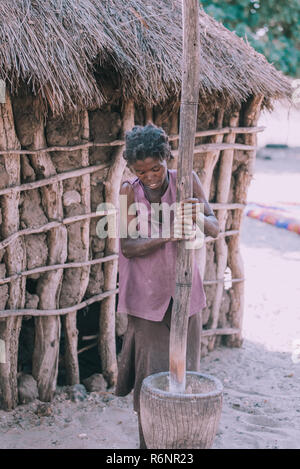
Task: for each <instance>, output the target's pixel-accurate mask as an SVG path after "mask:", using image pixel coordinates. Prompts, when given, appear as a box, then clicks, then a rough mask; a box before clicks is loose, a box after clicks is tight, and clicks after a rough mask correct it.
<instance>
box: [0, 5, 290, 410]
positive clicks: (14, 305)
mask: <svg viewBox="0 0 300 469" xmlns="http://www.w3.org/2000/svg"><path fill="white" fill-rule="evenodd" d="M0 18H1V24H0V41H1V48H0V79H1V80H2V82H0V83H1V86H2V87H3V83H5V85H6V94H5V99H3V100H2V101H3V102H2V103H1V104H0V209H1V211H0V215H1V226H0V236H1V238H0V273H1V275H0V345H1V348H0V350H1V357H0V362H1V363H0V401H1V406H2V408H4V409H12V408H14V407H15V406H16V405H17V403H18V387H17V378H18V375H19V373H24V372H25V373H29V374H31V375H32V376H33V377H34V379H35V380H36V382H37V385H38V391H39V399H40V400H44V401H49V400H51V399H52V397H53V394H54V392H55V389H56V385H57V379H58V376H60V375H59V373H63V377H64V380H63V382H64V384H70V385H72V384H76V383H79V382H80V379H82V376H81V375H84V372H85V369H82V370H80V366H79V364H80V357H82V356H83V355H84V353H85V352H84V350H87V349H91V348H92V347H93V350H94V351H96V353H97V357H98V361H99V367H100V368H99V369H100V370H101V371H102V373H103V374H104V376H105V379H106V380H107V383H108V385H109V386H111V385H113V384H114V383H115V380H116V376H117V359H116V353H117V352H116V340H117V339H118V337H121V336H122V334H123V333H124V328H125V327H126V324H124V318H121V319H120V318H118V317H116V315H115V310H116V307H115V306H116V301H117V292H118V289H117V286H118V284H117V280H118V279H117V270H118V240H117V239H112V238H111V239H109V238H108V239H106V240H105V239H100V238H99V236H97V223H98V221H99V220H101V217H103V216H105V215H106V214H107V213H106V212H105V211H99V209H98V210H97V207H98V206H99V204H101V203H102V202H104V201H106V202H110V203H112V204H114V205H115V206H116V207H117V206H118V193H119V188H120V184H121V180H122V178H123V177H124V174H126V171H127V170H126V168H125V161H124V160H123V158H122V152H123V149H124V134H125V132H126V131H127V130H130V129H131V128H132V127H133V125H134V124H142V125H144V124H146V123H147V122H149V121H152V122H154V123H155V124H157V125H159V126H162V127H163V128H164V129H165V130H166V132H167V133H168V134H169V135H170V142H171V146H172V148H173V155H174V157H175V158H174V160H173V162H172V167H175V166H176V154H177V148H178V129H179V125H178V124H179V123H178V119H179V108H180V89H181V51H182V31H181V2H180V1H177V0H176V1H175V0H174V1H173V0H151V1H144V0H143V1H142V0H128V1H126V2H124V1H120V0H103V1H101V2H99V1H97V0H82V1H81V0H79V1H78V0H49V1H44V2H40V1H36V0H19V1H18V2H15V1H11V0H9V1H8V0H2V1H1V2H0ZM199 20H200V25H201V87H200V96H199V109H198V120H197V133H196V140H195V157H194V169H195V171H196V172H197V173H198V175H199V177H200V179H201V181H202V183H203V185H204V188H205V192H206V194H207V197H208V198H209V201H210V203H211V204H212V207H213V209H214V210H215V213H216V216H217V217H218V219H219V223H220V227H221V233H220V235H219V236H218V238H217V239H216V240H213V239H210V238H206V240H205V246H204V248H202V249H201V250H200V251H199V252H198V256H199V268H200V269H201V272H202V276H203V279H204V285H205V290H206V295H207V307H206V308H205V310H204V311H203V338H202V353H203V354H205V353H207V352H208V351H209V350H211V349H213V348H214V346H216V344H219V343H220V342H221V341H222V343H224V344H225V345H227V346H239V345H240V344H241V342H242V337H241V321H242V315H243V294H244V293H243V292H244V283H243V282H244V273H243V261H242V258H241V255H240V250H239V233H240V228H241V222H242V217H243V208H244V206H245V203H246V197H247V188H248V185H249V183H250V181H251V178H252V174H253V163H254V160H255V150H256V135H257V132H259V131H261V130H262V129H261V128H259V127H257V120H258V117H259V114H260V111H261V109H262V108H263V107H265V106H271V103H272V100H273V99H280V98H284V97H285V96H287V95H288V94H289V91H290V85H289V82H288V80H287V79H286V78H285V77H284V76H283V75H282V74H280V73H279V72H277V71H276V70H275V68H274V67H273V66H272V65H270V64H269V63H268V62H267V61H266V59H265V58H264V57H263V56H262V55H260V54H258V53H256V52H255V51H254V50H253V49H252V48H251V47H250V46H249V45H248V44H247V43H246V42H245V41H244V40H243V39H240V38H239V37H237V36H236V35H235V34H234V33H231V32H229V31H228V30H226V29H225V28H224V27H223V26H222V25H221V24H219V23H217V22H216V21H215V20H213V19H212V18H210V17H209V16H207V15H206V14H205V13H204V12H203V11H201V12H200V19H199ZM111 216H115V215H114V214H113V213H112V215H111ZM91 325H92V326H93V327H92V326H91ZM81 352H83V353H81Z"/></svg>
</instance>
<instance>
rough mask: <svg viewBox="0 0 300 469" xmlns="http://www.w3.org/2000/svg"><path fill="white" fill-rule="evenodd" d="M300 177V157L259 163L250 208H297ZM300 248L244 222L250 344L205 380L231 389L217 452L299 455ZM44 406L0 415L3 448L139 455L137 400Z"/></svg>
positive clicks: (229, 354)
mask: <svg viewBox="0 0 300 469" xmlns="http://www.w3.org/2000/svg"><path fill="white" fill-rule="evenodd" d="M299 172H300V156H299V158H289V157H286V158H280V159H278V158H273V159H272V160H259V159H258V160H257V163H256V171H255V178H254V179H253V181H252V184H251V188H250V192H249V200H250V201H253V202H275V201H291V202H296V201H298V202H299V182H298V178H299ZM299 248H300V237H299V235H297V234H294V233H291V232H288V231H286V230H284V229H280V228H276V227H273V226H270V225H267V224H265V223H262V222H260V221H257V220H253V219H250V218H248V217H246V218H245V220H244V225H243V232H242V246H241V249H242V255H243V259H244V264H245V277H246V283H245V314H244V322H243V336H244V343H243V346H242V347H241V348H239V349H228V348H224V347H220V348H218V349H217V350H215V351H214V352H212V353H210V354H209V355H208V356H206V357H204V358H203V359H202V371H203V372H206V373H209V374H212V375H214V376H216V377H218V378H219V379H220V380H221V381H222V382H223V384H224V404H223V411H222V417H221V421H220V426H219V430H218V433H217V436H216V439H215V442H214V446H213V448H222V449H238V448H239V449H246V448H248V449H256V448H260V449H265V448H274V449H275V448H280V449H284V448H297V449H299V448H300V437H299V435H300V283H299V269H300V249H299ZM296 341H298V344H299V345H298V348H297V343H296ZM297 351H298V352H297ZM40 406H41V403H40V402H39V401H34V402H32V403H31V404H28V405H26V406H19V407H18V408H17V409H15V410H14V411H12V412H9V413H8V412H4V411H0V448H2V449H3V448H79V449H86V448H108V449H114V448H115V449H121V448H130V449H133V448H137V447H138V432H137V419H136V415H135V414H134V412H133V410H132V396H131V395H129V396H127V397H125V398H117V397H115V396H114V395H113V393H102V394H99V393H90V394H88V397H87V399H85V400H83V401H79V402H77V403H76V402H72V401H71V400H69V399H68V397H67V394H66V393H65V390H64V389H61V390H60V393H58V394H57V395H56V397H55V400H54V401H53V403H51V404H50V405H48V406H47V407H46V408H43V407H42V408H41V407H40Z"/></svg>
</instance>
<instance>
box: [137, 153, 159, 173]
mask: <svg viewBox="0 0 300 469" xmlns="http://www.w3.org/2000/svg"><path fill="white" fill-rule="evenodd" d="M165 165H166V162H165V160H159V159H158V158H152V157H151V156H149V157H147V158H145V159H144V160H136V161H135V163H133V164H132V167H133V168H134V169H135V170H138V171H149V170H150V169H151V168H153V166H165Z"/></svg>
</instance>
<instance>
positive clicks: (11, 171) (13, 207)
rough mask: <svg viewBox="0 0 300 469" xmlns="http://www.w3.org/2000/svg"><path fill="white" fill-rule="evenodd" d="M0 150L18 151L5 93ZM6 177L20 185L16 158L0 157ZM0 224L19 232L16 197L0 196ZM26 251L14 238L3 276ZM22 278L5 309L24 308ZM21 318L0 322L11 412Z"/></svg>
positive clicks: (3, 390)
mask: <svg viewBox="0 0 300 469" xmlns="http://www.w3.org/2000/svg"><path fill="white" fill-rule="evenodd" d="M0 148H1V150H2V149H3V150H6V149H8V148H21V145H20V142H19V140H18V138H17V135H16V130H15V124H14V117H13V111H12V106H11V98H10V95H9V92H8V90H7V91H6V99H5V103H3V104H0ZM1 159H2V161H3V164H4V168H5V171H6V173H7V178H8V185H9V186H16V185H18V184H20V178H21V168H20V155H18V154H13V155H9V154H7V155H4V156H3V157H2V158H1ZM0 199H1V201H0V202H1V210H2V223H1V224H0V232H1V236H2V237H3V238H7V237H8V236H10V235H12V234H13V233H15V232H17V231H18V230H19V223H20V216H19V202H20V193H19V192H15V193H11V194H7V195H3V196H1V198H0ZM25 251H26V248H25V244H24V241H23V238H21V237H20V238H17V239H16V240H15V241H14V242H13V243H11V244H10V245H9V246H8V247H7V248H6V251H5V255H4V260H5V264H6V271H7V275H12V274H15V273H17V272H21V271H22V270H24V269H25V267H26V252H25ZM24 304H25V278H24V277H23V278H19V279H17V280H13V281H12V282H10V285H9V298H8V302H7V309H16V308H17V309H18V308H24ZM21 324H22V317H21V316H16V317H8V318H6V319H2V320H0V339H1V340H2V341H3V342H4V348H5V360H3V361H2V362H1V363H0V401H1V407H3V408H4V409H5V410H11V409H13V408H14V407H16V405H17V403H18V389H17V362H18V347H19V334H20V330H21Z"/></svg>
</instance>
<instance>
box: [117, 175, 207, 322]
mask: <svg viewBox="0 0 300 469" xmlns="http://www.w3.org/2000/svg"><path fill="white" fill-rule="evenodd" d="M176 173H177V171H176V170H174V169H173V170H170V169H169V170H168V174H169V185H168V187H167V190H166V192H165V193H164V195H163V196H162V197H161V202H162V203H165V204H168V205H169V206H170V205H172V204H174V203H175V202H176V176H177V174H176ZM128 182H130V184H131V185H132V188H133V191H134V199H135V202H136V203H137V202H138V203H141V204H143V205H142V207H146V209H145V210H138V212H137V213H138V220H139V221H140V223H139V225H140V227H138V228H140V232H141V231H143V228H142V226H143V227H144V230H145V226H146V230H145V231H147V232H145V233H144V235H143V236H145V237H147V236H150V234H151V205H150V202H149V201H148V199H147V198H146V197H145V193H144V189H143V185H142V183H141V182H140V180H139V179H138V178H136V179H134V180H133V181H128ZM163 213H164V211H163ZM145 217H146V219H147V220H146V223H145ZM173 217H174V213H173V211H171V213H170V219H171V220H172V218H173ZM152 220H153V218H152ZM157 226H159V227H158V228H157V229H158V230H159V233H160V234H161V233H162V232H161V223H159V224H158V223H157ZM154 229H155V224H154ZM152 233H153V223H152ZM176 246H177V243H174V242H168V243H165V244H164V245H162V246H161V247H159V248H157V249H156V251H155V252H153V253H151V254H148V255H146V256H142V257H132V258H130V259H128V258H126V257H125V256H123V254H122V251H121V248H120V249H119V251H120V252H119V302H118V312H119V313H127V314H130V315H131V316H137V317H139V318H143V319H149V320H150V321H161V320H162V319H163V317H164V314H165V312H166V310H167V308H168V305H169V302H170V299H171V297H173V298H174V295H175V269H176ZM205 306H206V297H205V292H204V288H203V283H202V280H201V277H200V272H199V268H198V266H197V264H196V261H195V259H194V268H193V279H192V290H191V302H190V316H191V315H193V314H196V313H198V312H200V311H201V310H202V308H204V307H205Z"/></svg>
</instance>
